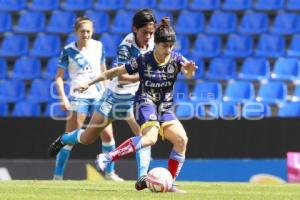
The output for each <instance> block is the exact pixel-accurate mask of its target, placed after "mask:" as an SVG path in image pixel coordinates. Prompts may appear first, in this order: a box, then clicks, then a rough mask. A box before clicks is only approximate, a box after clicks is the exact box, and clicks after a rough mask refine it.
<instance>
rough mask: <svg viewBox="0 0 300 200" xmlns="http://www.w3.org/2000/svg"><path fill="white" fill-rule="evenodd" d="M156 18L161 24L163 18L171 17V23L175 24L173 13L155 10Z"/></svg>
mask: <svg viewBox="0 0 300 200" xmlns="http://www.w3.org/2000/svg"><path fill="white" fill-rule="evenodd" d="M153 13H154V16H155V18H156V21H157V22H160V21H161V19H162V18H164V17H169V18H170V20H171V23H173V19H174V17H173V13H172V12H171V11H158V10H153Z"/></svg>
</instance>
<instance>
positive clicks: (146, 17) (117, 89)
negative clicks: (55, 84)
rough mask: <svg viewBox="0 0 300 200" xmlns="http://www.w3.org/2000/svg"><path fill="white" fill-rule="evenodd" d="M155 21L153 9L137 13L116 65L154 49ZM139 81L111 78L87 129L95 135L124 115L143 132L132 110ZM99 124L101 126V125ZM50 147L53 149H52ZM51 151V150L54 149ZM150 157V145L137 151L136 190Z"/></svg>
mask: <svg viewBox="0 0 300 200" xmlns="http://www.w3.org/2000/svg"><path fill="white" fill-rule="evenodd" d="M155 23H156V20H155V17H154V15H153V13H152V11H151V10H149V9H143V10H139V11H138V12H136V13H135V15H134V17H133V26H132V29H133V32H132V33H130V34H128V35H127V36H126V37H125V38H124V40H123V41H122V42H121V44H120V46H119V48H118V55H117V61H116V63H115V66H119V65H122V64H125V63H127V62H128V61H129V60H130V59H131V58H132V57H137V56H138V55H139V54H144V53H146V52H148V51H150V50H153V47H154V41H153V33H154V30H155ZM138 81H139V76H138V75H125V74H124V75H121V76H119V77H115V78H114V79H112V81H111V82H110V84H109V85H108V89H107V90H106V92H105V94H104V96H103V98H102V99H101V101H100V106H99V108H98V109H97V111H98V112H95V114H94V116H93V119H92V121H91V123H90V124H89V127H88V128H87V130H86V131H87V132H90V134H91V135H95V134H97V132H98V131H101V129H102V128H103V127H105V126H107V125H108V124H110V123H111V122H112V121H113V120H114V119H125V120H126V121H127V123H128V124H129V126H130V127H131V129H132V131H133V132H134V134H135V135H140V134H141V131H140V128H139V125H138V124H137V123H136V121H135V119H134V115H133V113H132V107H133V101H134V94H135V92H136V90H137V89H138V86H139V82H138ZM118 103H119V104H122V105H121V106H120V107H118V108H114V107H113V105H114V104H118ZM97 125H98V127H97ZM99 125H100V126H101V127H99ZM95 126H96V127H95ZM80 131H81V130H80V129H78V130H75V131H73V132H72V133H70V134H78V132H80ZM77 142H78V141H76V142H75V143H77ZM89 142H93V141H89ZM75 143H74V144H75ZM82 143H84V142H82ZM54 149H55V148H54ZM50 151H51V152H52V150H51V149H50ZM51 152H50V154H52V153H53V152H52V153H51ZM55 152H56V150H55ZM55 152H54V154H55ZM150 159H151V148H150V147H146V148H142V149H141V150H139V151H137V152H136V160H137V166H138V181H137V183H136V185H135V187H136V189H137V190H141V189H143V187H144V186H142V185H140V183H141V182H142V179H144V177H145V175H146V174H147V172H148V169H149V164H150Z"/></svg>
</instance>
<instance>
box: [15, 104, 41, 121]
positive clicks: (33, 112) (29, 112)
mask: <svg viewBox="0 0 300 200" xmlns="http://www.w3.org/2000/svg"><path fill="white" fill-rule="evenodd" d="M12 116H13V117H39V116H41V106H40V104H38V103H34V102H27V101H20V102H17V103H16V104H15V106H14V109H13V111H12Z"/></svg>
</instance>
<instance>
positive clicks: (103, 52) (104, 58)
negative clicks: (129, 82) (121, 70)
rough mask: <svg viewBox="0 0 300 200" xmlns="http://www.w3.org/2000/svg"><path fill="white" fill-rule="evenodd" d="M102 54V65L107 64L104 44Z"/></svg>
mask: <svg viewBox="0 0 300 200" xmlns="http://www.w3.org/2000/svg"><path fill="white" fill-rule="evenodd" d="M101 52H102V54H101V58H100V64H105V63H106V57H105V49H104V46H103V44H102V50H101Z"/></svg>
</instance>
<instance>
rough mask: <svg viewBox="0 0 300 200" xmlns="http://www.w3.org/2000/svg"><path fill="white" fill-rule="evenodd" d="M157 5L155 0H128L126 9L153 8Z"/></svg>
mask: <svg viewBox="0 0 300 200" xmlns="http://www.w3.org/2000/svg"><path fill="white" fill-rule="evenodd" d="M156 6H157V2H156V0H128V2H127V4H126V9H128V10H139V9H143V8H150V9H155V8H156Z"/></svg>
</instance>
